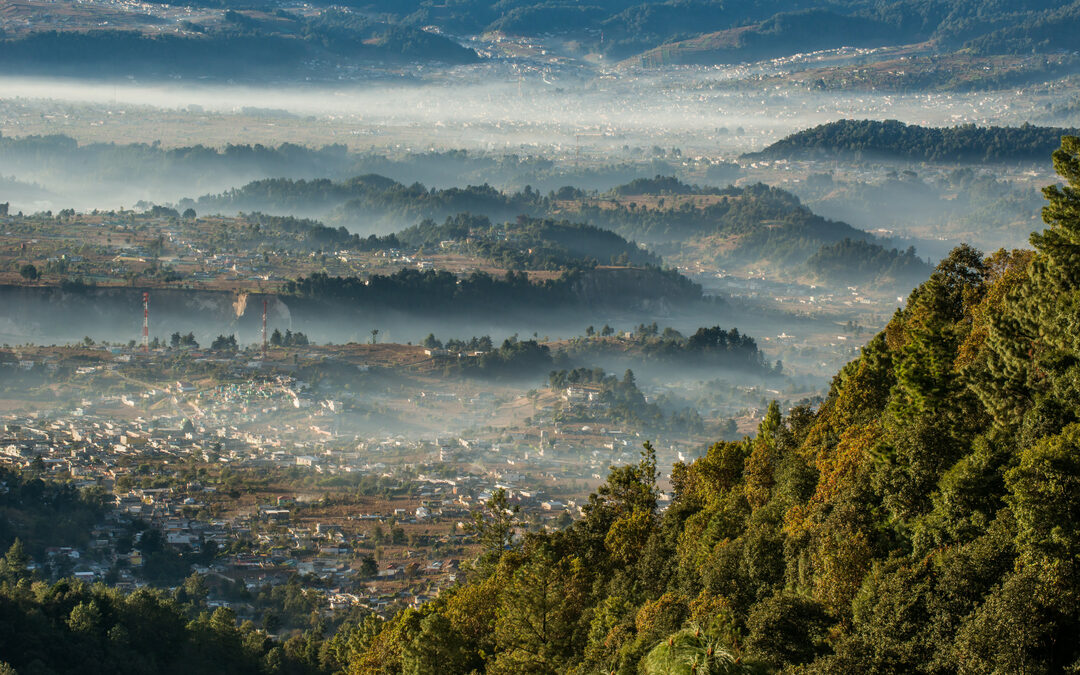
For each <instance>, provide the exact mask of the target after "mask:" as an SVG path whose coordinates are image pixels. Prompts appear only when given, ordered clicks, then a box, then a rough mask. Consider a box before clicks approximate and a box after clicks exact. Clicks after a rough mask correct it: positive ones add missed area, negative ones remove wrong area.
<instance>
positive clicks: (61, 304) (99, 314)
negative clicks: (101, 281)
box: [0, 286, 291, 343]
mask: <svg viewBox="0 0 1080 675" xmlns="http://www.w3.org/2000/svg"><path fill="white" fill-rule="evenodd" d="M144 290H147V289H143V288H139V287H130V288H129V287H123V288H120V287H107V288H90V289H86V290H78V291H63V290H61V289H60V288H56V287H49V288H45V287H37V286H0V341H3V342H8V343H20V342H26V341H34V342H40V341H42V340H48V341H50V342H52V341H56V342H65V341H70V340H79V339H82V337H83V336H85V335H89V336H92V337H95V338H98V339H107V340H112V341H116V340H124V339H130V340H138V339H139V338H140V336H141V335H142V322H143V308H142V294H143V291H144ZM149 290H150V334H151V335H154V336H161V337H167V335H168V333H172V332H174V331H183V332H187V331H194V332H196V333H202V332H213V331H216V332H217V333H224V334H228V333H233V332H244V333H251V334H252V335H254V334H255V333H257V332H258V331H259V330H261V328H262V301H263V299H266V300H267V301H268V304H267V310H268V317H269V319H270V321H271V322H273V323H274V324H275V325H279V326H282V327H288V326H289V322H290V321H291V315H290V311H289V308H288V306H287V305H286V304H285V302H283V301H282V300H281V299H280V298H278V297H277V296H274V295H266V294H259V293H250V294H248V295H247V303H246V307H245V308H244V311H243V312H239V313H238V312H237V294H236V293H232V292H228V291H204V290H189V289H171V288H160V289H149ZM166 330H167V333H165V334H164V335H163V331H166Z"/></svg>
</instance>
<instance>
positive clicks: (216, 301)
mask: <svg viewBox="0 0 1080 675" xmlns="http://www.w3.org/2000/svg"><path fill="white" fill-rule="evenodd" d="M144 290H146V289H144V288H141V287H105V288H88V289H83V290H75V291H65V290H62V289H60V288H57V287H45V286H14V285H0V344H4V343H6V344H22V343H25V342H34V343H37V344H64V343H69V342H75V341H79V340H81V339H82V338H83V337H84V336H90V337H92V338H94V339H95V340H107V341H110V342H127V341H128V340H140V339H141V337H142V320H143V310H142V294H143V291H144ZM569 290H570V293H569V295H570V297H568V298H564V300H563V302H562V303H557V304H556V305H554V306H545V307H544V308H543V309H542V310H540V309H538V308H537V307H536V306H534V305H532V304H529V303H528V302H523V303H522V304H520V305H518V306H513V305H512V304H511V305H509V306H491V307H481V308H472V309H469V310H463V309H460V308H454V307H445V308H442V310H438V311H432V310H430V309H428V310H424V309H418V308H414V307H409V306H408V303H405V304H403V305H400V306H394V307H393V308H387V307H383V308H380V309H375V308H370V307H364V306H362V305H356V304H350V303H347V302H344V303H342V302H333V301H328V300H320V299H315V298H299V297H292V296H278V295H274V294H261V293H247V294H237V293H236V292H234V291H210V290H192V289H181V288H158V289H151V290H150V291H149V292H150V336H151V338H154V337H158V338H162V339H167V338H168V336H169V335H171V334H172V333H174V332H176V331H179V332H180V333H185V334H186V333H188V332H193V333H195V336H196V339H198V340H199V342H200V343H202V342H205V341H209V340H212V339H213V338H214V337H216V336H218V335H235V336H236V338H237V340H239V341H240V342H241V343H245V344H250V343H257V342H259V341H260V339H261V329H262V303H263V300H266V301H267V309H268V313H267V325H268V328H269V329H270V330H271V331H272V330H274V329H275V328H276V329H279V330H281V331H284V330H286V329H291V330H294V331H297V330H299V331H302V332H304V333H305V334H307V335H308V336H309V337H310V338H311V339H313V340H315V341H317V342H326V341H333V342H343V341H364V340H366V339H369V338H368V334H369V331H370V330H371V329H372V328H378V329H379V331H380V334H381V338H382V339H384V340H388V341H398V342H406V341H408V340H418V339H421V338H422V337H423V336H424V335H427V334H428V333H429V332H432V331H438V332H441V333H443V334H447V335H462V336H471V335H484V334H490V335H493V336H500V335H501V336H506V335H510V334H512V333H515V332H519V331H526V332H529V333H531V332H534V331H537V332H541V333H552V334H567V333H573V334H576V333H577V332H579V331H580V330H581V326H582V325H586V324H588V323H592V322H594V321H595V320H596V318H597V316H598V313H599V315H601V316H607V317H610V318H611V320H625V321H627V322H632V323H636V322H638V321H655V320H656V319H657V318H662V317H670V316H672V315H673V314H676V313H678V312H679V309H680V308H688V309H689V308H692V307H693V303H694V301H695V300H697V299H699V298H700V296H701V289H700V288H699V287H698V286H696V285H694V284H692V283H690V282H688V281H687V280H686V279H684V278H683V277H679V276H675V275H671V274H668V273H665V272H661V271H659V270H656V269H598V270H592V271H589V272H585V273H582V274H580V275H578V276H577V277H576V278H575V279H574V280H573V282H572V283H571V284H570V287H569ZM616 315H617V317H616Z"/></svg>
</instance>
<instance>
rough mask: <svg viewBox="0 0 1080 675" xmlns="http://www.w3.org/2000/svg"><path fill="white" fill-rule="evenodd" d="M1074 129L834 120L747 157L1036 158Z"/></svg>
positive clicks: (967, 159)
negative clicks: (946, 125) (919, 124)
mask: <svg viewBox="0 0 1080 675" xmlns="http://www.w3.org/2000/svg"><path fill="white" fill-rule="evenodd" d="M1076 133H1077V130H1076V129H1063V128H1057V127H1038V126H1034V125H1031V124H1024V125H1023V126H1019V127H977V126H975V125H974V124H966V125H963V126H958V127H947V128H936V127H922V126H918V125H915V124H904V123H903V122H899V121H897V120H885V121H883V122H880V121H876V120H837V121H835V122H829V123H828V124H822V125H819V126H816V127H814V128H812V129H806V130H804V131H799V132H797V133H794V134H792V135H790V136H787V137H786V138H782V139H780V140H779V141H777V142H775V143H773V144H772V145H770V146H769V147H767V148H765V149H764V150H761V151H760V152H756V153H750V154H748V155H746V157H747V158H748V159H811V158H816V159H822V158H833V157H847V158H852V157H854V158H865V159H894V160H901V161H913V162H1036V161H1041V160H1042V159H1043V158H1044V157H1046V156H1047V155H1049V154H1050V153H1051V152H1053V150H1054V148H1056V147H1058V145H1059V144H1060V143H1061V137H1062V136H1066V135H1069V134H1076Z"/></svg>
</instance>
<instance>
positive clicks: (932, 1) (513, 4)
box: [0, 0, 1080, 77]
mask: <svg viewBox="0 0 1080 675" xmlns="http://www.w3.org/2000/svg"><path fill="white" fill-rule="evenodd" d="M169 4H170V6H171V7H173V8H175V7H177V6H179V7H184V6H186V7H188V8H189V9H190V10H191V11H190V14H189V15H187V16H190V18H188V19H184V20H180V19H178V18H176V15H175V12H172V13H170V12H166V10H165V9H164V7H165V5H164V3H162V4H161V5H160V6H161V7H162V8H163V9H161V10H159V9H157V8H156V3H151V4H148V5H145V6H144V7H145V8H147V9H145V10H143V9H140V10H139V11H137V12H128V13H120V14H118V15H117V16H118V17H119V20H117V17H116V16H113V15H112V14H110V15H109V17H105V15H104V14H102V15H101V16H98V14H93V13H94V12H98V13H99V14H100V13H101V12H105V11H112V10H105V9H101V8H91V9H86V8H82V9H80V12H79V13H76V12H72V13H70V14H69V13H66V12H64V11H61V10H58V11H57V12H55V13H50V14H49V15H40V13H38V12H36V10H33V9H32V8H31V9H29V10H28V9H26V8H22V9H21V10H18V9H12V10H11V11H8V12H7V13H8V14H12V12H15V13H16V14H17V15H14V14H13V15H11V16H7V20H6V21H5V23H4V24H0V38H2V39H0V63H2V64H3V65H4V68H5V69H6V70H7V71H8V72H47V73H58V74H68V75H80V74H95V75H108V74H113V73H115V74H121V73H122V74H138V75H154V74H156V75H173V76H175V75H190V76H200V77H206V76H220V77H242V76H261V75H266V74H274V75H278V76H287V75H294V74H299V73H306V72H310V71H311V70H312V69H322V70H323V71H324V72H338V73H339V74H340V73H341V72H342V71H343V70H344V72H348V69H349V68H353V67H357V66H364V67H370V66H387V65H392V64H396V63H439V64H450V65H456V64H462V63H469V62H473V61H476V60H477V59H479V58H481V57H480V56H479V55H478V54H477V53H476V52H475V51H474V50H472V49H469V48H468V47H466V46H463V44H462V42H461V41H460V40H458V39H454V38H453V37H452V36H468V35H481V34H494V33H501V34H505V35H510V36H524V37H544V38H545V39H552V38H554V39H557V40H562V41H564V42H565V43H566V44H567V46H568V47H569V48H570V49H571V51H574V50H576V51H577V52H578V53H581V54H584V53H590V52H591V53H600V54H603V55H605V56H606V57H607V58H609V59H614V60H618V61H623V62H624V63H627V64H633V65H641V66H645V67H654V66H661V65H670V64H719V63H733V62H742V61H753V60H759V59H764V58H774V57H781V56H788V55H792V54H796V53H802V52H808V51H816V50H822V49H829V48H838V47H844V46H847V47H877V46H886V45H901V44H915V43H919V44H924V45H925V47H926V49H929V50H933V51H941V52H950V51H954V50H958V49H964V50H965V53H971V54H984V55H985V54H1031V53H1033V52H1034V53H1046V54H1049V53H1059V52H1062V51H1065V52H1072V51H1074V50H1075V46H1076V45H1075V35H1076V31H1077V29H1078V28H1080V2H1075V1H1074V2H1064V1H1062V0H1016V1H1013V2H1004V1H1002V0H996V1H992V2H985V1H982V0H895V1H892V2H881V1H874V0H825V1H822V0H753V1H751V2H738V3H735V2H722V1H721V0H663V1H652V2H649V1H646V2H641V0H592V1H591V2H586V3H581V2H570V1H569V0H545V1H542V2H537V1H536V0H500V1H498V2H493V1H492V0H460V1H459V2H455V3H439V4H436V3H435V2H434V0H404V1H401V2H398V1H393V2H392V1H391V0H345V2H343V3H340V2H335V3H333V4H332V5H331V3H329V2H328V1H327V0H319V1H317V2H314V3H312V4H310V5H305V6H304V7H303V8H302V9H297V8H292V9H289V10H286V9H282V8H280V7H279V6H278V5H277V4H276V3H275V2H271V1H270V0H192V1H191V2H187V3H176V4H174V3H169ZM20 11H21V12H22V13H21V14H20V13H19V12H20ZM144 11H145V13H144V14H143V13H140V12H144ZM85 12H90V13H91V14H90V15H86V14H85ZM104 18H111V19H113V20H112V21H105V20H100V19H104ZM24 19H25V20H24ZM102 26H108V29H107V30H106V29H103V28H102ZM114 28H115V29H114Z"/></svg>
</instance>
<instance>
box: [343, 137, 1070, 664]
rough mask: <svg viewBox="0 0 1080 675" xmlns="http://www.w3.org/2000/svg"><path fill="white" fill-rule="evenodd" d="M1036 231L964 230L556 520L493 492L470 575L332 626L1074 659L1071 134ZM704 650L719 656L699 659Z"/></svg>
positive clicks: (633, 651) (579, 651) (442, 650)
mask: <svg viewBox="0 0 1080 675" xmlns="http://www.w3.org/2000/svg"><path fill="white" fill-rule="evenodd" d="M1054 164H1055V167H1056V168H1057V170H1058V172H1059V173H1060V174H1061V176H1062V178H1063V179H1064V181H1065V182H1066V185H1065V187H1061V188H1058V187H1051V188H1047V190H1046V197H1047V199H1048V200H1049V205H1048V206H1047V207H1046V209H1045V210H1044V214H1043V215H1044V218H1045V220H1046V223H1047V229H1046V230H1045V231H1044V232H1042V233H1040V234H1036V235H1034V236H1033V237H1032V243H1033V245H1034V247H1035V252H1034V253H1031V252H1025V251H1013V252H1007V251H1000V252H998V253H996V254H994V255H991V256H989V257H984V256H983V255H982V254H980V253H978V252H977V251H975V250H973V249H971V248H970V247H966V246H963V247H960V248H958V249H956V250H955V251H954V252H953V253H952V255H950V256H949V257H948V258H947V259H946V260H944V261H942V263H941V264H940V265H938V267H937V268H936V270H935V271H934V272H933V274H931V276H930V278H929V279H928V280H927V281H926V282H925V283H923V284H922V285H921V286H920V287H919V288H918V289H916V290H915V291H914V292H913V293H912V294H911V297H910V299H909V301H908V303H907V304H906V306H905V308H904V309H902V310H898V311H897V313H896V315H895V317H894V318H893V320H892V321H891V322H890V323H889V325H888V326H887V327H886V329H885V330H884V331H883V332H882V333H881V334H879V335H878V336H877V337H875V338H874V339H873V340H871V341H870V343H869V344H868V345H867V346H866V347H865V348H864V350H863V353H862V355H861V357H860V358H859V359H857V360H856V361H853V362H852V363H850V364H848V365H847V366H846V367H844V368H843V369H842V370H841V372H840V373H838V374H837V376H836V377H835V378H834V380H833V383H832V387H831V390H830V392H829V395H828V397H827V399H826V400H825V401H824V402H823V403H822V404H821V405H820V407H818V408H817V409H816V410H814V409H810V408H807V407H797V408H795V409H793V410H792V411H791V412H790V413H789V414H788V415H787V416H786V417H784V416H782V415H781V413H780V410H779V409H778V408H777V406H776V405H775V404H774V405H773V406H771V407H770V409H769V411H768V413H767V415H766V416H765V418H764V420H763V421H762V422H761V425H760V428H759V430H758V433H757V435H756V436H755V437H753V438H749V439H746V440H744V441H741V442H719V443H716V444H715V445H713V446H712V447H711V448H710V449H709V451H708V454H707V455H706V456H705V457H703V458H701V459H699V460H696V461H695V462H693V463H691V464H677V465H676V466H675V467H674V468H673V469H672V473H671V490H672V493H673V499H672V501H671V504H670V506H668V507H667V508H666V509H663V510H661V509H659V508H658V506H659V501H658V485H657V473H658V467H657V466H656V463H655V458H654V455H653V453H652V452H651V449H650V448H649V447H648V445H646V450H645V452H644V453H643V456H642V460H641V462H640V463H639V464H637V465H630V466H623V467H618V468H614V469H613V470H612V472H611V474H610V475H609V477H608V479H607V482H606V483H605V484H604V485H603V486H601V487H600V488H599V489H598V490H597V492H596V493H595V494H593V495H592V496H591V497H590V499H589V501H588V503H587V504H586V505H585V507H584V517H583V518H582V519H581V520H579V521H577V522H575V523H574V524H573V525H572V526H571V527H569V528H568V529H566V530H564V531H559V532H552V533H547V534H528V535H526V536H525V537H524V538H522V539H519V538H517V537H515V536H512V535H513V532H514V529H515V522H514V516H513V513H512V511H510V510H508V509H507V504H506V503H505V498H504V496H503V495H501V494H496V495H495V497H494V498H493V499H492V501H491V502H490V503H489V504H488V508H487V510H486V511H485V512H483V513H480V514H478V515H477V517H476V522H475V524H474V529H475V531H476V532H477V534H478V536H479V538H480V540H481V541H482V542H483V543H484V545H485V548H484V550H485V553H484V554H483V555H481V557H480V558H479V559H478V560H477V562H476V565H475V567H474V569H473V570H472V571H471V573H470V575H469V579H468V581H467V582H466V583H465V584H464V585H462V586H460V587H458V588H457V589H455V590H454V591H452V592H450V593H445V594H443V595H442V596H440V597H439V598H438V599H437V600H436V601H434V602H432V603H430V604H428V605H425V606H424V607H422V608H419V609H415V610H412V609H410V610H406V611H404V612H403V613H401V614H399V615H397V616H395V617H394V618H392V619H391V620H389V621H387V622H385V623H384V624H382V626H381V628H380V629H379V630H378V631H372V630H371V629H370V626H368V627H359V626H358V627H356V628H354V629H345V630H344V631H343V632H342V633H340V634H338V635H337V636H335V637H334V638H333V639H332V640H331V643H332V644H338V645H343V646H344V645H347V647H346V656H345V657H344V659H345V662H346V663H347V664H348V665H347V668H346V670H347V671H348V672H352V673H376V672H379V673H402V672H403V673H415V672H431V668H433V667H436V664H437V670H438V671H439V672H443V673H468V672H472V671H474V670H475V671H480V672H488V673H521V672H532V673H556V672H558V673H567V672H573V673H592V672H604V673H608V672H616V673H657V674H658V673H684V672H686V673H689V672H775V671H778V670H782V671H784V672H793V673H794V672H799V673H856V672H858V673H867V672H870V673H886V672H915V673H956V672H985V673H1016V672H1028V673H1057V672H1069V671H1070V670H1072V669H1075V668H1076V667H1077V664H1078V663H1080V643H1077V641H1076V640H1075V636H1076V631H1077V628H1078V626H1080V408H1078V407H1077V404H1076V400H1077V398H1076V388H1077V384H1076V383H1077V381H1078V377H1080V338H1078V337H1077V336H1078V335H1080V331H1077V330H1076V328H1075V325H1074V324H1075V323H1076V311H1075V307H1076V303H1077V302H1078V299H1080V259H1078V258H1077V256H1076V247H1077V245H1078V244H1080V139H1078V138H1075V137H1070V138H1067V139H1066V140H1065V141H1064V142H1063V146H1062V148H1061V149H1060V150H1059V151H1058V152H1056V153H1055V154H1054ZM706 667H707V668H708V670H706Z"/></svg>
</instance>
